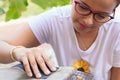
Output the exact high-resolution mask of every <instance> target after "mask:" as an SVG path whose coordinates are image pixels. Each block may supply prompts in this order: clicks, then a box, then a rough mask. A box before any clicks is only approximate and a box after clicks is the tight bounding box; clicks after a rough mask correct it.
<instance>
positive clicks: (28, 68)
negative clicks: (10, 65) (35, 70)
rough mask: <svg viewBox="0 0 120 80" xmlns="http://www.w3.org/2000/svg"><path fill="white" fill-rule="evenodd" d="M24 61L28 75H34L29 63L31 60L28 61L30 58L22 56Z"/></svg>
mask: <svg viewBox="0 0 120 80" xmlns="http://www.w3.org/2000/svg"><path fill="white" fill-rule="evenodd" d="M22 62H23V65H24V68H25V71H26V73H27V75H28V76H29V77H32V72H31V69H30V65H29V62H28V59H27V57H26V56H23V57H22Z"/></svg>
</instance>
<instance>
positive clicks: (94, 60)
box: [28, 5, 120, 80]
mask: <svg viewBox="0 0 120 80" xmlns="http://www.w3.org/2000/svg"><path fill="white" fill-rule="evenodd" d="M28 23H29V25H30V27H31V29H32V31H33V33H34V35H35V36H36V38H37V39H38V41H39V42H40V43H45V42H46V43H50V44H51V45H52V47H53V49H54V51H55V53H56V57H57V60H58V63H59V65H60V66H71V65H72V64H73V63H74V62H76V61H78V60H80V59H81V58H82V59H83V60H85V61H87V62H88V63H89V64H90V71H91V73H92V74H93V75H94V79H95V80H109V74H110V69H111V67H113V66H114V67H120V18H118V17H117V18H116V19H113V20H111V21H109V22H107V23H105V24H104V25H102V26H101V27H100V29H99V33H98V36H97V38H96V40H95V41H94V43H93V44H92V45H91V47H90V48H89V49H88V50H86V51H83V50H81V49H80V48H79V46H78V42H77V38H76V35H75V32H74V29H73V22H72V19H71V6H70V5H68V6H63V7H57V8H53V9H51V10H49V11H47V12H44V13H42V14H40V15H38V16H36V17H34V18H32V19H31V20H29V22H28Z"/></svg>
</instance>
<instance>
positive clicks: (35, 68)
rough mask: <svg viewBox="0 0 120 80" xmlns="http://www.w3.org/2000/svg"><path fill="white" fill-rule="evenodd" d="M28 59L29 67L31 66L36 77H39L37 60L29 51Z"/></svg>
mask: <svg viewBox="0 0 120 80" xmlns="http://www.w3.org/2000/svg"><path fill="white" fill-rule="evenodd" d="M28 59H29V63H30V65H31V68H32V70H33V72H34V74H35V76H36V78H40V77H41V74H40V72H39V70H38V66H37V62H36V60H35V57H34V56H33V55H32V54H31V53H30V54H29V56H28Z"/></svg>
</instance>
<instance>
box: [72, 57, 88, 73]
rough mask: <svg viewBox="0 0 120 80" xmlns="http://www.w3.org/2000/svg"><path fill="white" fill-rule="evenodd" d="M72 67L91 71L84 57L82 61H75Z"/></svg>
mask: <svg viewBox="0 0 120 80" xmlns="http://www.w3.org/2000/svg"><path fill="white" fill-rule="evenodd" d="M72 67H73V68H74V69H83V71H84V72H86V73H90V70H89V64H88V63H87V62H86V61H84V60H82V59H81V60H80V61H77V62H75V63H74V64H73V66H72Z"/></svg>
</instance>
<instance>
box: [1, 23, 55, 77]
mask: <svg viewBox="0 0 120 80" xmlns="http://www.w3.org/2000/svg"><path fill="white" fill-rule="evenodd" d="M6 30H7V31H6ZM1 31H2V34H1V35H2V36H1V37H0V62H2V63H9V62H12V61H14V60H12V58H11V57H10V53H12V54H13V57H14V58H15V60H17V61H20V62H22V63H23V65H24V67H25V71H26V73H27V75H28V76H30V77H31V76H32V72H31V69H30V66H31V67H32V69H33V72H34V74H35V75H36V77H37V78H40V73H39V70H38V66H37V64H38V65H39V67H40V68H41V69H42V70H43V72H44V73H45V74H46V75H48V74H49V73H50V71H55V70H56V69H55V67H54V66H53V65H52V64H51V62H50V60H49V59H48V58H47V57H46V56H45V54H44V50H46V48H45V47H44V46H48V45H47V44H41V45H40V43H39V42H38V40H37V39H36V38H35V36H34V34H33V32H32V31H31V29H30V27H29V25H28V24H27V22H26V21H24V22H21V23H19V24H16V25H12V26H9V29H8V28H7V27H5V28H1ZM3 35H4V36H3ZM38 45H40V46H38ZM16 46H23V47H18V48H17V47H16ZM49 48H50V49H51V48H52V47H49ZM46 65H47V66H48V67H49V69H50V70H49V69H48V67H47V66H46Z"/></svg>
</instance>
